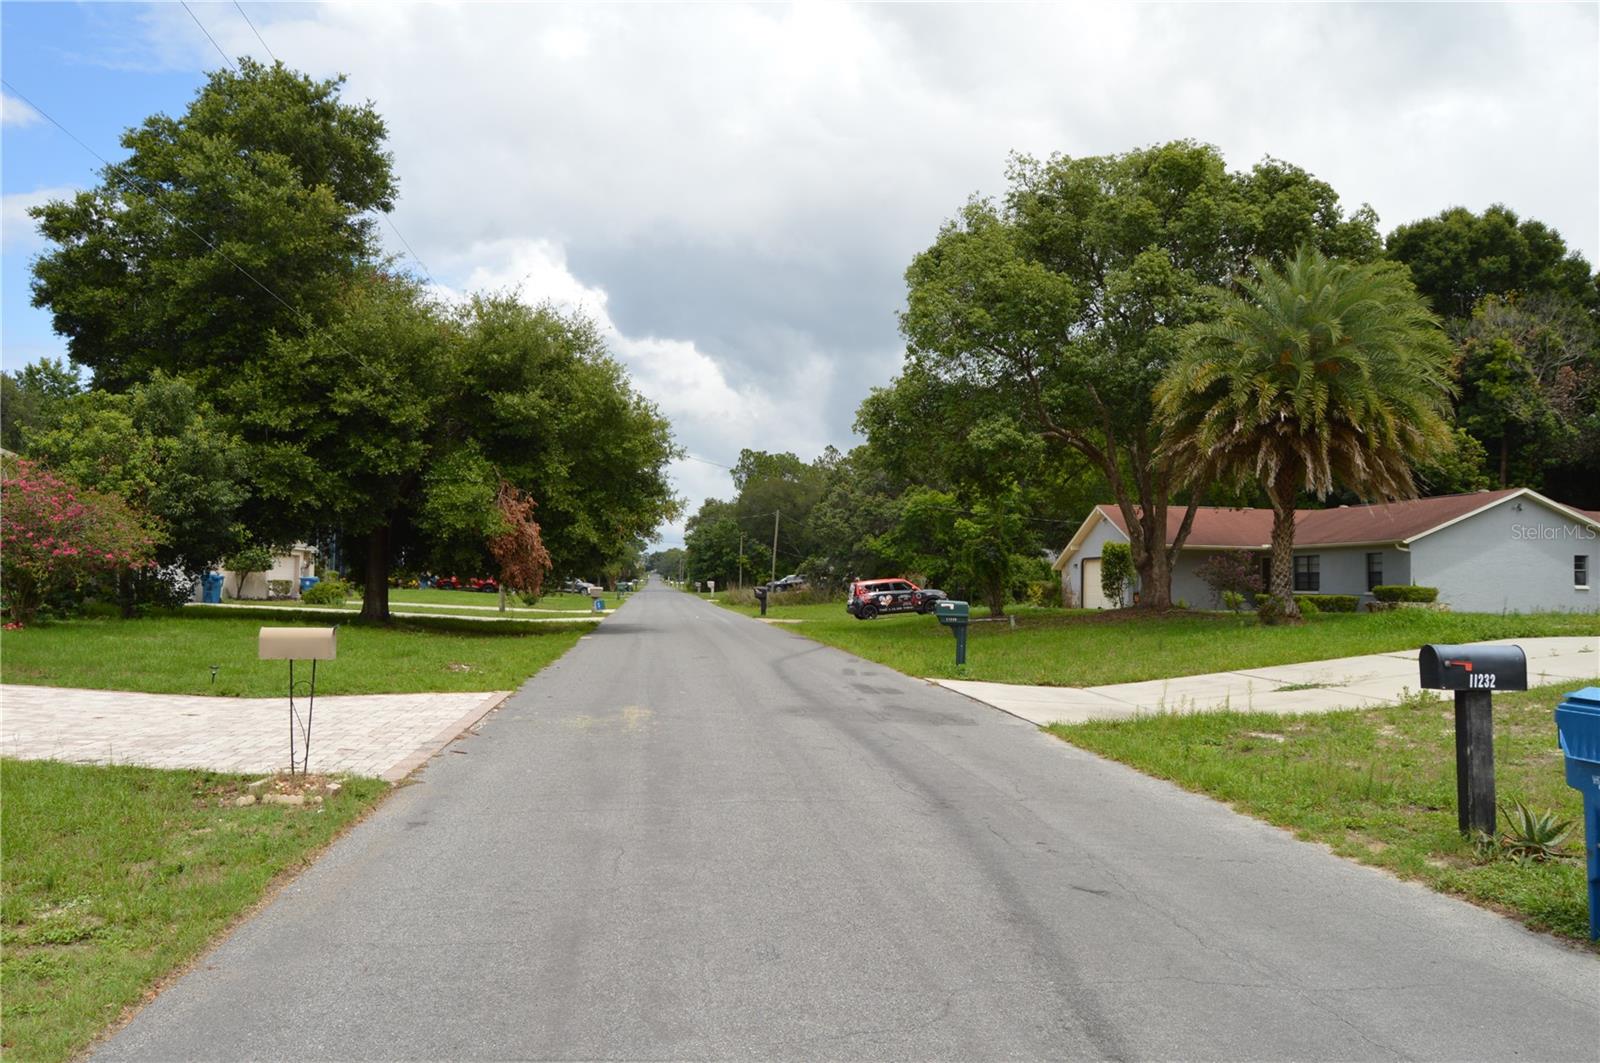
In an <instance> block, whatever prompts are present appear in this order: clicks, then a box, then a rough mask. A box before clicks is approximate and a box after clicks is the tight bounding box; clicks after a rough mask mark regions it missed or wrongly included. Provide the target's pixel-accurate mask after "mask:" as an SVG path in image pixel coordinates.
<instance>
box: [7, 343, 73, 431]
mask: <svg viewBox="0 0 1600 1063" xmlns="http://www.w3.org/2000/svg"><path fill="white" fill-rule="evenodd" d="M82 390H83V389H82V387H81V386H80V385H79V383H78V375H77V374H76V373H74V372H73V371H72V370H71V369H69V368H68V367H67V366H66V364H65V363H63V362H62V361H61V360H60V359H59V358H45V359H42V360H40V361H38V362H35V363H33V364H32V365H27V366H23V367H22V370H21V371H20V372H18V373H0V447H4V448H5V449H6V450H9V451H11V452H12V453H13V454H25V453H27V450H28V446H29V442H28V437H29V435H30V434H32V433H37V432H40V431H42V430H44V429H45V428H48V427H49V426H50V425H51V424H53V423H54V422H55V419H56V410H57V408H58V407H59V406H60V405H61V403H63V402H64V401H66V400H67V399H70V398H71V397H72V396H74V395H76V394H78V393H79V392H80V391H82Z"/></svg>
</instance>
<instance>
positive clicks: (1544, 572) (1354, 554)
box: [1052, 488, 1600, 613]
mask: <svg viewBox="0 0 1600 1063" xmlns="http://www.w3.org/2000/svg"><path fill="white" fill-rule="evenodd" d="M1183 513H1184V510H1183V507H1181V506H1174V507H1173V508H1172V509H1170V510H1168V512H1167V540H1166V541H1167V542H1168V543H1171V542H1172V539H1173V536H1174V534H1175V533H1176V531H1177V529H1178V525H1179V523H1181V522H1182V520H1183ZM1294 534H1295V544H1294V545H1295V549H1294V586H1295V590H1296V591H1300V592H1304V593H1312V594H1354V595H1359V596H1362V597H1363V598H1364V599H1365V600H1367V601H1370V600H1371V595H1370V591H1371V590H1372V588H1373V587H1376V586H1378V585H1379V584H1392V583H1408V584H1417V585H1420V586H1425V587H1437V588H1438V589H1439V601H1441V602H1444V603H1446V604H1448V605H1449V606H1450V608H1451V609H1454V610H1455V611H1457V612H1491V613H1499V612H1524V613H1526V612H1538V611H1563V612H1583V613H1592V612H1600V605H1597V604H1596V602H1597V599H1600V588H1596V589H1595V590H1591V587H1593V586H1594V585H1595V581H1594V566H1595V563H1596V562H1597V561H1600V512H1590V511H1585V510H1580V509H1573V508H1571V507H1570V506H1564V505H1561V504H1560V503H1559V502H1552V501H1551V500H1550V499H1548V498H1545V497H1544V496H1543V495H1540V494H1538V493H1537V492H1535V491H1532V490H1529V489H1527V488H1512V489H1507V490H1500V491H1479V492H1477V493H1475V494H1466V495H1442V496H1440V497H1437V498H1419V499H1415V500H1413V501H1408V502H1391V503H1388V504H1378V505H1367V506H1339V507H1337V508H1335V509H1318V510H1303V511H1301V512H1300V513H1299V514H1298V515H1297V516H1296V517H1295V533H1294ZM1271 538H1272V511H1271V510H1270V509H1222V508H1216V507H1203V508H1201V509H1199V510H1197V511H1196V512H1195V517H1194V526H1193V528H1192V529H1191V530H1190V533H1189V537H1188V538H1187V539H1186V540H1185V541H1184V544H1183V549H1182V550H1181V551H1180V552H1179V557H1178V562H1177V564H1176V566H1175V567H1174V569H1173V574H1172V598H1173V600H1174V601H1178V600H1180V599H1181V600H1184V601H1187V602H1188V603H1189V604H1191V605H1194V606H1196V607H1199V608H1208V607H1212V606H1214V605H1215V604H1216V603H1215V602H1214V601H1213V594H1212V591H1211V588H1210V587H1209V586H1207V585H1206V583H1205V581H1203V580H1202V579H1201V578H1200V576H1199V574H1198V572H1197V569H1198V568H1199V566H1200V565H1201V563H1203V562H1204V561H1205V560H1206V558H1207V557H1209V556H1211V555H1213V554H1215V553H1217V552H1219V551H1225V550H1246V551H1250V552H1251V553H1254V554H1258V555H1259V556H1260V564H1261V568H1262V574H1263V576H1265V574H1266V572H1267V569H1268V566H1269V564H1270V557H1271ZM1109 541H1115V542H1127V541H1128V532H1127V528H1126V526H1125V525H1124V522H1123V519H1122V511H1121V509H1120V508H1119V507H1117V506H1109V505H1101V506H1096V507H1095V508H1094V510H1093V511H1092V512H1091V513H1090V514H1089V516H1088V519H1086V520H1085V521H1084V522H1083V524H1082V525H1080V526H1079V528H1078V532H1077V534H1076V535H1074V536H1073V537H1072V541H1071V542H1069V543H1068V544H1067V546H1066V549H1064V550H1062V551H1061V554H1060V556H1058V557H1057V558H1056V560H1055V563H1054V564H1053V565H1052V567H1053V568H1054V569H1055V571H1057V572H1059V573H1060V574H1061V591H1062V598H1063V600H1064V601H1066V602H1067V603H1068V604H1076V605H1081V606H1083V607H1085V608H1089V609H1096V608H1100V609H1104V608H1115V607H1116V606H1117V605H1120V604H1124V603H1119V602H1108V601H1107V600H1106V598H1105V595H1104V594H1103V593H1102V592H1101V589H1100V550H1101V547H1102V546H1103V545H1104V544H1105V543H1106V542H1109ZM1137 591H1138V588H1132V590H1131V591H1130V594H1132V593H1136V592H1137Z"/></svg>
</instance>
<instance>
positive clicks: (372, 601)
mask: <svg viewBox="0 0 1600 1063" xmlns="http://www.w3.org/2000/svg"><path fill="white" fill-rule="evenodd" d="M361 619H363V620H376V621H378V622H379V623H382V624H387V623H388V622H389V526H388V525H387V524H386V525H384V526H383V527H381V528H374V529H373V530H372V531H371V532H370V533H368V535H367V580H366V589H365V590H364V591H363V592H362V595H361Z"/></svg>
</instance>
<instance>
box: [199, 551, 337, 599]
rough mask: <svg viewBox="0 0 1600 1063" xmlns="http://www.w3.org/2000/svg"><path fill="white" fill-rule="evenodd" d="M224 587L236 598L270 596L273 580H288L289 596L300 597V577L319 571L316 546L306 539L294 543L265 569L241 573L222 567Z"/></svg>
mask: <svg viewBox="0 0 1600 1063" xmlns="http://www.w3.org/2000/svg"><path fill="white" fill-rule="evenodd" d="M219 571H221V573H222V591H223V593H224V594H227V595H229V596H231V597H234V598H248V599H261V598H269V597H272V595H271V594H270V593H269V592H270V591H271V590H272V584H273V583H275V582H279V581H287V582H288V584H289V588H288V597H290V598H298V597H300V577H302V576H313V575H316V571H317V548H316V547H314V546H308V545H306V544H305V543H295V544H294V545H293V546H291V547H290V548H289V549H288V551H286V552H285V553H281V554H277V555H275V556H274V557H273V559H272V567H271V568H269V569H267V571H265V572H251V573H248V574H247V575H244V576H242V577H241V575H240V573H238V572H234V571H233V570H232V569H226V568H224V569H220V570H219Z"/></svg>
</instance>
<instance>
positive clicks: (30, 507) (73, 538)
mask: <svg viewBox="0 0 1600 1063" xmlns="http://www.w3.org/2000/svg"><path fill="white" fill-rule="evenodd" d="M154 556H155V529H154V528H153V526H152V525H151V523H150V521H149V520H148V519H147V518H145V517H143V516H142V515H140V514H139V513H138V512H136V511H135V510H134V509H133V508H132V507H130V506H129V505H128V504H127V503H126V502H124V501H123V500H122V499H120V498H118V497H117V496H116V495H110V494H104V493H102V492H100V491H90V490H86V489H84V488H81V487H79V486H78V485H76V484H74V483H73V482H71V481H70V480H66V479H63V478H62V477H60V476H57V475H56V474H55V473H53V472H51V471H50V470H49V469H46V468H45V467H44V466H42V465H39V464H37V463H35V462H31V461H28V460H26V459H19V460H17V461H16V462H15V463H8V464H7V468H6V471H5V475H4V478H3V479H0V580H3V587H4V594H5V604H6V611H7V613H8V614H9V616H10V619H11V620H12V622H14V623H18V624H25V623H27V622H29V621H31V620H32V619H33V618H34V616H35V614H37V613H38V611H39V604H40V603H41V602H42V601H43V600H44V597H45V595H47V594H50V593H52V592H54V591H58V590H62V589H66V588H71V587H76V586H78V585H79V584H81V583H82V582H83V581H84V580H86V579H88V578H89V577H92V576H95V575H99V574H103V573H116V572H121V571H124V570H127V569H133V568H143V567H146V566H149V565H153V564H154V563H155V561H154Z"/></svg>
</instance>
